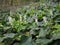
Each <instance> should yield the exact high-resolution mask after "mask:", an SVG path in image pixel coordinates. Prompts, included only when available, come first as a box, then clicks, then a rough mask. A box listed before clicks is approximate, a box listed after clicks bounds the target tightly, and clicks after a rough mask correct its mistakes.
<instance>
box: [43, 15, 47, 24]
mask: <svg viewBox="0 0 60 45" xmlns="http://www.w3.org/2000/svg"><path fill="white" fill-rule="evenodd" d="M43 21H44V22H45V24H47V17H46V16H44V17H43Z"/></svg>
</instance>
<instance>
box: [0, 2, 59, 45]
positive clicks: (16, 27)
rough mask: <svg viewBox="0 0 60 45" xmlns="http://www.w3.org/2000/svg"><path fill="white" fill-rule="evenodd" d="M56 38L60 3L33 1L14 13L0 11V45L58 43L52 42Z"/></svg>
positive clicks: (57, 36)
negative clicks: (33, 2)
mask: <svg viewBox="0 0 60 45" xmlns="http://www.w3.org/2000/svg"><path fill="white" fill-rule="evenodd" d="M6 12H7V13H6ZM58 39H60V3H59V4H57V3H50V2H49V3H41V2H40V3H35V4H31V5H29V6H24V7H21V8H19V9H17V10H16V11H15V13H14V14H11V13H10V10H8V11H6V10H5V11H3V10H2V11H0V45H59V44H58V43H57V41H56V42H55V43H54V44H53V43H52V42H53V41H54V40H58ZM51 43H52V44H51Z"/></svg>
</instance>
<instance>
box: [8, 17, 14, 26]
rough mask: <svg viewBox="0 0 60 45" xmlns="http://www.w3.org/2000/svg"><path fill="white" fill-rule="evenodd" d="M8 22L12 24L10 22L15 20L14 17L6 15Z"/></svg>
mask: <svg viewBox="0 0 60 45" xmlns="http://www.w3.org/2000/svg"><path fill="white" fill-rule="evenodd" d="M8 20H9V23H10V24H11V25H12V23H13V22H14V21H15V19H13V18H12V17H10V16H9V17H8Z"/></svg>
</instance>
